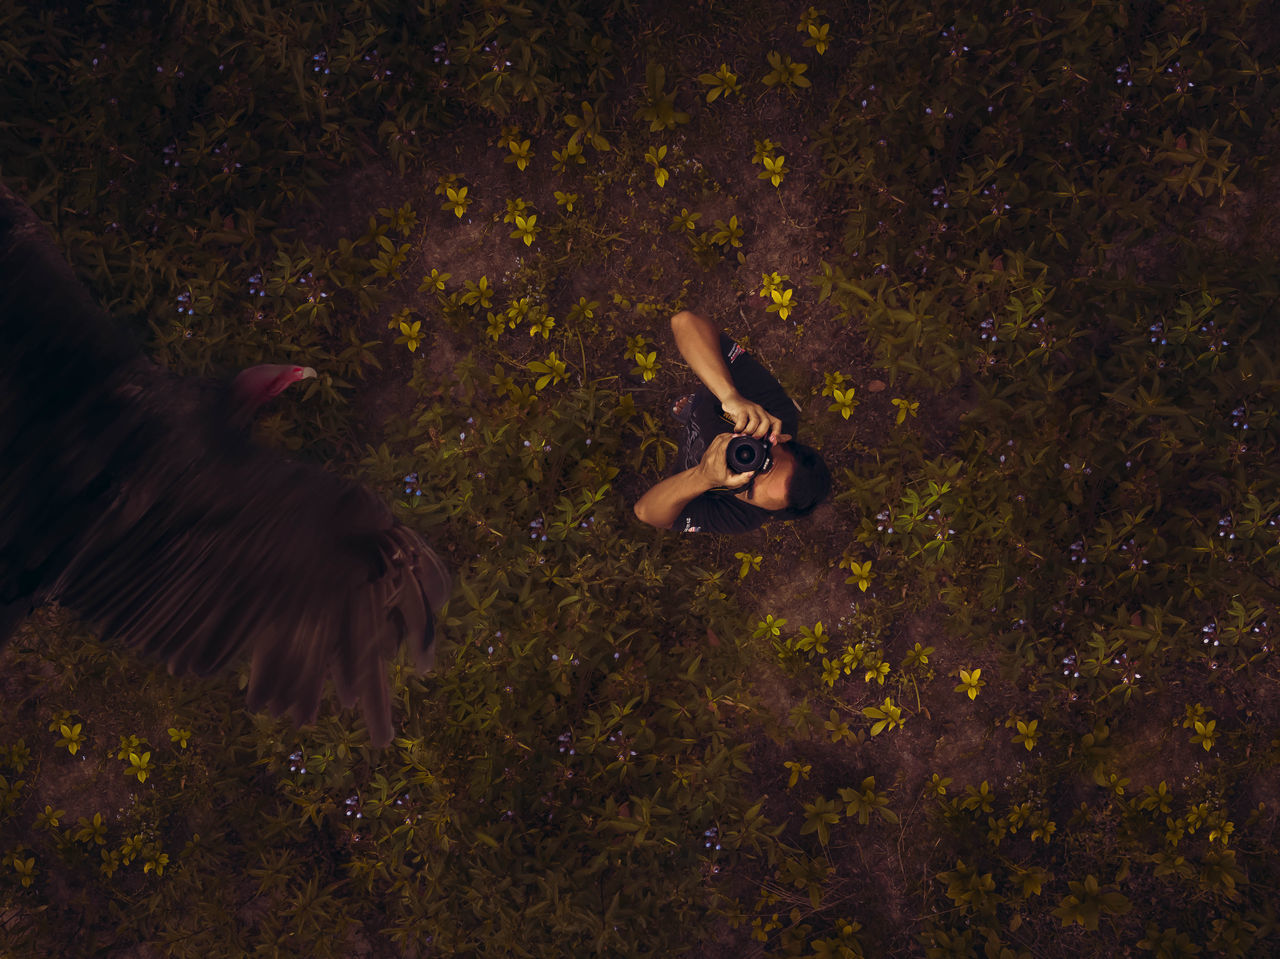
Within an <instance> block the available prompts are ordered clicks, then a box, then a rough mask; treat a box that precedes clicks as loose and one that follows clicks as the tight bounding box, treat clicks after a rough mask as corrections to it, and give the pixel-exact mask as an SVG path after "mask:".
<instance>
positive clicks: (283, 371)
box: [231, 363, 316, 410]
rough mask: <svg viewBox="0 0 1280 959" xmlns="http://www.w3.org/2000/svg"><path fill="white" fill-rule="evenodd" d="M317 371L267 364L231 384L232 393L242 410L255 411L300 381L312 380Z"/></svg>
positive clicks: (307, 368)
mask: <svg viewBox="0 0 1280 959" xmlns="http://www.w3.org/2000/svg"><path fill="white" fill-rule="evenodd" d="M315 375H316V371H315V370H313V369H312V368H311V367H309V366H293V365H290V364H284V365H281V364H275V363H266V364H263V365H262V366H251V367H249V368H248V369H247V370H244V371H242V372H241V373H240V375H239V376H237V377H236V378H235V381H234V382H233V383H232V384H231V393H232V395H233V396H234V397H235V399H236V404H237V405H238V406H240V407H241V408H242V409H246V410H254V409H257V408H258V407H259V406H261V405H262V404H263V403H266V402H267V401H268V400H272V399H275V397H277V396H279V395H280V394H281V393H282V392H284V391H285V390H286V389H288V388H289V387H290V386H292V385H293V384H294V383H297V382H298V381H299V380H306V379H311V378H313V377H314V376H315Z"/></svg>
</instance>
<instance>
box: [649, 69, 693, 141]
mask: <svg viewBox="0 0 1280 959" xmlns="http://www.w3.org/2000/svg"><path fill="white" fill-rule="evenodd" d="M666 87H667V71H666V69H665V68H664V67H663V66H662V64H660V63H658V62H657V61H656V60H650V61H649V63H648V65H647V66H646V67H645V71H644V92H645V98H646V102H645V105H644V106H642V107H641V108H640V109H639V110H637V111H636V118H637V119H639V120H645V121H647V122H648V124H649V131H650V132H651V133H657V132H659V131H661V130H674V129H675V128H676V127H677V126H679V125H681V124H685V123H688V122H689V114H687V113H685V112H684V111H683V110H680V109H678V108H677V107H676V97H675V93H674V92H673V91H668V90H667V88H666Z"/></svg>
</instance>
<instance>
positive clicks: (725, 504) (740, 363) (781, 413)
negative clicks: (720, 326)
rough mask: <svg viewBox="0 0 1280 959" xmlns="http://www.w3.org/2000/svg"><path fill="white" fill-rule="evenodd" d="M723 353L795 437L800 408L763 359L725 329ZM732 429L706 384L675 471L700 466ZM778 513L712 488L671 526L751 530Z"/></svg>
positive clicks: (754, 397)
mask: <svg viewBox="0 0 1280 959" xmlns="http://www.w3.org/2000/svg"><path fill="white" fill-rule="evenodd" d="M720 352H721V353H722V354H723V355H724V359H725V363H726V364H728V367H729V375H730V376H731V377H732V378H733V385H734V386H735V387H736V388H737V390H738V392H739V393H741V394H742V395H743V396H744V397H746V398H747V399H749V400H751V401H752V402H753V403H759V404H760V405H761V406H763V407H764V408H765V409H766V410H768V411H769V412H770V413H771V414H772V415H774V416H776V417H777V418H778V419H780V420H781V421H782V432H783V433H789V434H790V435H791V436H793V437H794V436H795V435H796V430H797V428H798V426H799V422H800V415H799V410H798V409H797V407H796V404H795V403H794V402H792V400H791V397H789V396H787V393H786V390H784V389H783V388H782V384H780V383H779V382H778V381H777V380H775V379H774V378H773V375H772V374H771V373H770V372H769V371H768V370H766V369H765V368H764V367H763V366H762V365H761V364H760V361H759V360H757V359H756V358H755V357H754V356H752V355H751V354H750V353H748V352H747V351H746V350H744V349H743V348H742V347H741V346H739V345H738V344H737V343H735V342H734V341H733V340H732V339H730V338H729V337H728V336H726V335H725V334H724V333H721V334H720ZM732 430H733V424H732V423H730V422H728V421H727V420H725V419H724V418H723V417H722V416H721V415H720V403H719V401H718V400H717V399H716V397H715V394H714V393H712V392H711V391H710V390H708V389H707V388H706V387H703V388H702V389H700V390H698V392H697V393H695V394H694V397H693V405H692V406H691V408H690V414H689V423H688V433H687V434H686V435H685V439H684V442H683V443H681V445H680V452H679V453H678V455H677V456H676V471H677V472H681V471H683V470H687V469H692V468H693V467H695V466H697V465H698V464H699V463H700V462H701V461H702V455H703V454H704V453H705V452H706V451H707V444H708V443H710V442H711V441H712V440H713V439H715V438H716V436H718V435H719V434H720V433H729V432H732ZM774 516H775V514H774V513H773V512H772V511H771V510H767V509H761V508H760V507H759V506H753V505H751V504H750V503H747V502H745V501H743V500H741V499H739V498H738V497H737V496H735V495H734V494H733V493H729V492H723V491H720V492H716V491H713V492H708V493H703V494H702V495H700V496H697V497H695V498H694V499H692V500H690V501H689V502H688V504H686V505H685V508H684V511H683V512H682V513H681V514H680V515H679V516H678V517H676V521H675V524H674V526H673V528H674V529H678V530H680V531H681V532H683V533H747V532H750V531H751V530H753V529H756V528H758V527H759V526H761V525H762V524H764V523H765V522H767V521H768V520H771V519H773V518H774Z"/></svg>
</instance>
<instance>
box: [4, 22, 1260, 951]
mask: <svg viewBox="0 0 1280 959" xmlns="http://www.w3.org/2000/svg"><path fill="white" fill-rule="evenodd" d="M936 6H937V5H936V4H933V3H925V2H920V0H897V2H895V0H883V2H875V0H873V2H871V3H870V4H867V5H865V6H862V5H859V6H856V7H842V8H840V9H833V8H832V7H831V5H827V7H826V9H825V10H824V9H815V8H812V7H809V6H808V4H773V3H768V4H766V3H744V4H741V5H737V4H735V5H724V6H723V8H718V7H717V6H716V5H712V4H704V5H699V6H697V7H694V6H692V5H687V4H680V5H673V6H672V7H671V8H670V9H668V8H666V7H657V6H651V5H649V4H642V3H631V2H627V0H616V2H614V3H585V2H573V0H525V2H523V3H519V4H517V3H507V4H503V3H496V2H495V3H453V2H448V0H424V2H422V3H420V4H418V5H417V6H410V5H407V4H401V3H396V2H392V0H356V2H348V3H346V4H344V5H342V6H341V7H339V5H337V4H327V3H303V2H299V3H293V4H283V5H278V6H277V7H275V8H272V7H269V6H268V5H265V4H263V5H257V4H240V3H233V2H222V0H191V2H187V3H180V2H175V3H173V4H169V5H166V4H161V3H153V4H151V5H149V6H147V5H137V4H127V3H117V2H106V0H95V2H88V3H83V4H80V3H75V4H68V5H66V7H64V8H62V9H54V10H52V11H48V10H46V9H44V7H43V5H42V6H33V7H31V8H21V7H18V6H16V5H12V4H10V5H5V6H3V7H0V77H2V78H3V79H2V80H0V176H3V177H4V180H5V182H6V183H8V184H10V185H12V186H13V187H14V188H15V189H18V190H19V191H20V192H22V193H23V194H24V195H26V196H27V197H29V198H30V200H31V202H32V204H33V205H34V206H35V207H36V209H37V210H38V212H39V213H40V214H41V215H42V216H43V217H44V218H45V219H46V220H47V221H48V222H50V223H51V224H53V226H54V227H55V230H56V232H57V234H58V237H59V240H60V242H61V243H62V244H63V245H64V246H65V248H66V250H67V252H68V256H69V257H70V258H71V259H72V261H73V262H74V263H75V264H76V265H77V267H78V268H79V269H80V271H81V272H82V274H84V275H85V276H87V277H88V278H89V279H90V282H91V283H92V284H93V285H94V288H95V291H96V292H97V293H98V294H99V295H100V296H101V297H102V299H103V300H104V301H105V302H106V303H108V304H109V305H110V307H111V309H112V310H113V312H114V313H115V314H116V315H117V316H118V317H119V318H120V321H121V322H122V323H123V324H125V325H128V326H130V327H131V328H132V329H134V330H135V331H136V332H137V335H138V337H139V339H140V341H142V342H144V343H145V346H146V349H147V350H148V352H149V353H151V355H153V356H154V357H156V358H157V360H158V361H159V362H162V363H164V364H166V365H167V366H169V367H171V368H174V369H178V370H181V371H184V372H189V373H193V374H206V375H222V374H225V373H227V372H229V371H231V370H233V369H235V368H236V367H238V366H241V365H245V364H247V363H250V362H254V361H260V360H264V359H265V360H271V359H277V360H281V361H290V362H293V361H305V362H306V363H308V364H310V365H313V366H315V367H316V368H317V369H318V370H321V371H322V375H321V377H320V378H319V380H317V381H315V383H314V385H313V386H312V387H310V388H309V390H308V391H307V393H306V394H305V395H299V396H296V397H290V398H287V399H286V400H285V401H284V402H282V403H281V404H279V406H278V407H277V408H276V410H275V411H274V412H273V413H272V414H271V415H269V416H268V417H266V419H265V421H264V423H263V428H262V433H263V437H264V441H266V442H273V443H276V444H279V445H282V446H285V447H288V448H290V449H293V450H296V451H297V455H300V456H307V457H309V458H313V459H316V460H323V461H327V462H329V463H330V465H331V466H332V468H335V469H339V470H344V471H347V472H349V473H352V474H359V475H360V476H361V477H362V478H363V479H365V480H366V481H367V482H370V483H371V484H373V485H375V486H377V487H378V488H380V489H382V490H383V491H385V492H386V494H387V495H388V496H389V497H393V498H395V499H397V501H398V505H397V509H398V510H399V511H400V513H401V515H402V516H404V517H406V518H408V519H411V520H412V521H413V522H415V524H416V525H418V526H419V527H420V528H421V529H422V530H423V531H424V533H426V534H428V535H429V536H430V537H432V540H433V542H435V543H438V544H439V545H440V546H441V548H442V550H443V551H444V552H445V553H446V554H447V555H448V556H449V557H450V559H451V561H452V563H453V564H454V566H455V568H456V570H457V572H458V588H457V590H456V593H455V596H454V598H453V599H452V600H451V602H450V604H449V608H448V613H447V616H446V621H447V622H446V626H445V629H444V640H445V642H444V645H445V650H444V654H443V655H442V666H441V668H440V669H439V670H438V671H437V672H436V673H434V674H432V675H430V676H427V677H421V678H419V677H414V676H412V675H410V674H409V673H408V671H407V670H403V671H398V675H397V677H396V688H397V695H398V702H399V710H398V716H399V718H400V721H401V735H400V737H399V738H398V739H397V740H396V741H395V743H394V745H393V746H392V747H391V748H389V749H387V750H384V751H380V752H375V751H373V750H370V749H369V748H367V747H366V746H365V745H364V744H365V741H366V739H365V735H364V732H363V730H362V729H361V728H360V727H359V724H358V721H357V720H356V719H355V717H354V716H351V715H346V714H342V713H339V712H336V711H331V712H330V713H329V714H327V715H326V717H325V718H324V719H322V721H321V722H320V723H318V724H317V725H316V726H314V727H310V728H306V729H303V730H297V729H294V728H292V727H290V726H289V725H288V724H287V723H283V722H276V721H273V720H271V719H269V718H267V717H263V716H257V715H248V714H246V713H244V712H243V710H242V708H241V705H240V704H241V702H242V694H241V692H240V691H238V690H237V689H236V685H237V683H236V679H235V677H231V678H227V679H224V680H222V681H217V682H208V683H193V682H190V681H176V680H172V679H170V678H168V677H167V676H164V675H163V674H161V673H157V672H154V671H149V670H148V669H147V666H146V664H142V663H139V662H138V661H137V660H135V659H134V658H132V657H130V656H128V655H124V654H120V653H118V652H116V651H114V650H111V649H108V648H104V647H102V646H100V645H98V644H96V643H94V642H93V641H92V639H91V638H90V637H89V636H87V635H86V634H85V632H84V630H83V629H82V628H80V627H78V626H77V625H76V624H75V623H73V622H70V621H69V620H68V618H67V617H66V616H65V615H63V614H61V613H59V612H58V611H46V612H43V613H41V614H40V615H38V616H36V617H33V619H32V620H31V621H30V622H29V623H28V624H27V626H26V627H25V629H24V631H23V633H22V635H21V636H20V637H19V638H18V639H17V640H16V641H15V644H14V645H13V647H12V648H11V649H10V650H8V651H7V653H6V654H5V677H6V678H5V681H4V688H5V695H6V698H7V700H8V703H9V706H10V708H9V710H8V712H7V718H6V720H5V722H4V724H3V727H0V857H3V858H2V859H0V889H3V900H2V902H3V910H2V911H0V916H2V917H3V921H2V922H0V950H3V951H4V952H6V954H11V955H14V956H41V955H88V954H94V955H105V956H110V955H166V956H176V957H187V956H190V957H197V956H198V957H201V959H206V957H218V956H228V957H230V956H244V955H263V956H300V957H301V956H305V957H319V956H353V955H371V956H382V955H386V956H416V955H422V956H426V955H436V956H453V955H457V956H472V955H474V956H494V957H497V956H563V955H626V956H667V955H679V954H690V955H710V956H714V955H722V954H723V955H728V954H735V955H736V954H758V955H770V956H819V957H850V956H860V955H863V954H865V955H867V956H877V955H924V956H929V957H942V956H985V957H990V959H997V957H1000V959H1003V957H1006V956H1008V957H1017V956H1057V955H1069V954H1074V955H1106V956H1110V955H1118V954H1122V953H1123V952H1125V951H1126V950H1128V951H1130V952H1134V951H1136V952H1135V954H1137V953H1147V952H1149V953H1151V954H1152V955H1155V956H1191V955H1200V954H1204V955H1215V956H1250V955H1259V954H1262V953H1264V952H1266V951H1268V950H1269V949H1274V948H1275V942H1276V936H1277V931H1276V922H1277V915H1276V906H1275V903H1276V899H1277V896H1276V894H1277V881H1278V879H1280V875H1278V873H1280V870H1278V868H1277V857H1276V854H1275V846H1276V827H1277V813H1276V804H1277V801H1280V799H1278V797H1280V769H1278V762H1280V735H1278V733H1277V728H1278V727H1277V715H1278V713H1280V684H1278V683H1277V673H1276V665H1275V664H1276V659H1275V654H1274V649H1273V647H1274V644H1275V641H1276V627H1275V622H1276V616H1277V610H1276V605H1277V602H1278V601H1280V569H1278V568H1277V567H1278V565H1280V564H1278V562H1277V560H1278V558H1280V482H1278V481H1277V475H1280V450H1278V449H1277V435H1278V434H1277V420H1276V415H1277V403H1276V399H1275V394H1276V390H1277V386H1278V385H1280V375H1278V373H1277V360H1276V357H1277V355H1278V354H1280V342H1278V339H1280V337H1278V335H1277V331H1276V330H1277V328H1276V324H1275V323H1274V320H1273V316H1274V313H1275V310H1276V307H1277V300H1278V295H1280V271H1278V270H1277V262H1276V254H1275V250H1276V242H1275V241H1276V233H1275V228H1274V225H1273V223H1274V220H1275V212H1276V210H1277V197H1278V196H1280V192H1278V191H1280V180H1277V178H1276V171H1275V169H1274V166H1273V164H1271V163H1270V157H1271V156H1272V155H1274V153H1275V150H1276V147H1277V145H1278V144H1280V97H1278V95H1277V68H1276V63H1277V61H1278V60H1280V57H1278V56H1277V53H1278V51H1280V33H1277V31H1276V29H1275V27H1274V24H1275V23H1277V22H1280V10H1277V9H1276V6H1275V4H1274V3H1261V2H1250V0H1244V2H1240V3H1237V4H1232V5H1222V6H1223V7H1224V9H1218V6H1216V5H1213V6H1211V5H1206V4H1202V3H1199V2H1195V0H1184V2H1170V3H1157V2H1149V3H1137V4H1134V3H1123V2H1117V0H1054V2H1048V3H1045V2H1036V3H1028V4H1024V5H1020V4H1017V3H1000V4H984V3H979V2H972V3H958V4H954V5H952V6H951V8H950V9H947V10H945V11H938V10H935V7H936ZM685 306H688V307H690V308H693V309H697V310H698V311H700V312H702V313H705V314H706V315H709V316H714V317H716V318H717V319H718V320H719V321H721V322H723V323H724V325H725V326H726V327H727V328H728V329H729V330H730V332H732V333H733V334H735V335H736V336H738V337H741V338H744V339H746V340H747V341H748V342H749V343H750V344H751V346H752V347H753V348H754V349H756V350H757V352H759V353H760V355H761V356H762V357H763V358H764V359H765V360H766V362H767V363H769V365H771V367H772V368H773V369H774V370H775V371H776V372H777V374H778V376H779V378H780V379H781V380H782V381H783V383H784V385H786V386H787V387H788V389H789V390H790V391H791V392H792V394H793V395H794V396H796V397H797V399H800V400H801V401H802V402H803V403H804V406H805V410H804V415H803V419H802V428H803V430H804V432H805V434H806V438H807V439H808V440H809V441H811V442H814V443H815V445H818V446H820V447H821V448H822V449H823V450H824V451H825V452H826V453H827V455H828V457H829V459H830V460H831V462H832V463H833V465H834V466H835V467H836V473H837V476H838V495H837V497H836V500H835V502H834V503H833V504H831V505H829V506H826V507H823V508H822V509H820V510H819V511H818V513H816V514H815V516H814V517H812V518H811V519H810V520H807V521H804V522H802V523H799V524H795V525H778V526H774V527H766V529H765V530H763V531H760V532H758V533H753V534H750V535H748V536H746V537H743V538H741V539H740V540H736V541H729V540H717V539H714V538H706V539H697V538H694V539H691V540H683V541H682V540H679V539H677V537H675V536H674V535H673V534H662V533H657V532H655V531H652V530H648V529H645V528H643V527H641V526H639V525H638V524H637V523H635V521H634V520H633V519H632V518H631V516H630V503H631V502H632V501H633V499H634V496H635V494H636V493H637V492H638V491H639V490H640V489H642V488H643V487H644V486H645V485H646V484H647V483H649V482H652V481H653V479H654V478H655V477H656V476H657V475H659V474H660V473H661V472H663V471H664V470H665V468H666V467H667V465H668V464H667V460H668V458H669V456H670V453H671V451H672V450H673V449H674V445H673V443H672V440H671V436H672V435H673V429H674V427H673V425H672V424H671V423H670V421H667V420H665V419H664V413H663V409H664V407H665V406H668V405H669V402H670V399H671V398H672V397H674V396H675V395H677V394H679V393H681V392H684V391H685V390H686V389H687V388H688V379H687V373H685V372H683V371H682V370H681V369H680V368H679V367H678V366H677V363H678V355H677V354H676V353H675V351H674V348H673V345H672V341H671V339H670V337H669V335H668V334H667V332H666V328H665V320H666V317H667V316H669V315H670V314H671V312H673V311H674V310H676V309H678V308H681V307H685ZM140 944H141V945H142V947H143V948H142V951H137V950H138V947H139V945H140ZM752 950H754V952H752Z"/></svg>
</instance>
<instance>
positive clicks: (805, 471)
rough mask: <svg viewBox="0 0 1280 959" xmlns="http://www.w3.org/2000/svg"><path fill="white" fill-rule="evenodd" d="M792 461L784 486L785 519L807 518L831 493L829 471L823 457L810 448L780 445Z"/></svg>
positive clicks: (799, 444)
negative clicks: (785, 449)
mask: <svg viewBox="0 0 1280 959" xmlns="http://www.w3.org/2000/svg"><path fill="white" fill-rule="evenodd" d="M782 445H784V446H786V447H787V449H788V450H789V451H790V453H791V458H792V459H793V460H795V464H796V465H795V469H794V471H793V472H792V474H791V482H790V483H788V484H787V506H786V510H785V513H786V515H787V517H788V518H793V519H794V518H796V517H800V516H808V515H809V514H810V513H812V512H813V511H814V510H815V509H817V508H818V505H819V504H820V503H821V502H822V501H823V500H824V499H826V498H827V496H828V495H829V494H830V493H831V471H830V470H829V469H827V463H826V461H825V460H824V459H823V458H822V454H821V453H819V452H818V451H817V450H815V449H814V448H813V447H812V446H805V445H804V444H803V443H797V442H795V441H794V440H792V441H790V442H788V443H785V444H782Z"/></svg>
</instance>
